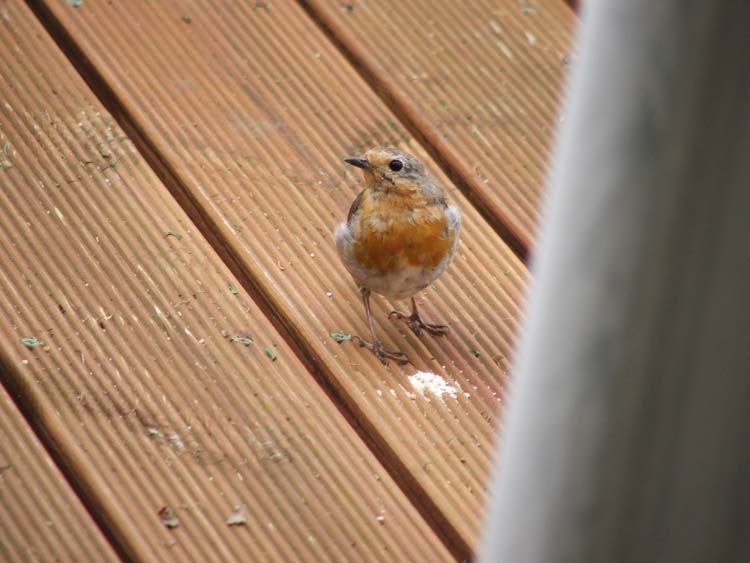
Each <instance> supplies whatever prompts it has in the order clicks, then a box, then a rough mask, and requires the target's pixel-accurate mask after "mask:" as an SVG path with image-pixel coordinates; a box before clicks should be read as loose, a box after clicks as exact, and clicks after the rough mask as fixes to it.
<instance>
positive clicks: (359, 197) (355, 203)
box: [346, 190, 365, 224]
mask: <svg viewBox="0 0 750 563" xmlns="http://www.w3.org/2000/svg"><path fill="white" fill-rule="evenodd" d="M364 193H365V191H364V190H362V191H361V192H359V193H358V194H357V197H355V198H354V201H353V202H352V206H351V207H350V208H349V215H347V216H346V222H347V223H349V224H351V222H352V217H354V216H355V215H356V214H357V212H358V211H359V206H360V205H362V197H363V196H364Z"/></svg>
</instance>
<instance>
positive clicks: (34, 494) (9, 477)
mask: <svg viewBox="0 0 750 563" xmlns="http://www.w3.org/2000/svg"><path fill="white" fill-rule="evenodd" d="M0 363H1V362H0ZM0 560H3V561H91V560H96V561H102V562H107V561H119V560H120V559H119V558H118V557H117V555H116V553H115V552H114V550H113V549H112V547H111V546H110V545H109V543H108V542H107V540H106V538H105V537H104V535H103V534H102V532H101V531H100V530H99V528H98V527H97V526H96V524H95V523H94V521H93V519H92V518H91V514H89V513H88V512H87V510H86V508H85V507H84V505H83V504H82V503H81V501H80V499H79V498H78V497H77V496H76V494H75V492H74V491H73V489H71V487H70V484H69V483H68V482H67V481H66V480H65V478H64V477H63V475H62V474H61V473H60V471H59V469H58V468H57V467H56V466H55V463H54V461H53V460H52V459H51V458H50V456H49V454H48V453H47V451H45V449H44V447H43V446H42V445H41V443H40V442H39V440H38V438H37V436H36V435H35V434H34V433H33V431H32V430H31V427H30V426H29V425H28V423H27V422H26V420H25V419H24V418H23V416H22V415H21V413H20V411H19V410H18V409H17V408H16V405H15V404H14V403H13V401H12V400H11V398H10V396H9V395H8V393H7V392H6V391H5V389H4V388H3V387H2V386H0Z"/></svg>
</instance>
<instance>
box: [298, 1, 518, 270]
mask: <svg viewBox="0 0 750 563" xmlns="http://www.w3.org/2000/svg"><path fill="white" fill-rule="evenodd" d="M297 3H298V4H299V5H300V6H301V7H302V9H303V10H304V11H305V12H306V13H307V14H308V15H309V16H310V18H311V19H312V20H313V21H314V22H315V24H316V25H317V26H318V27H319V28H320V29H321V30H322V31H323V33H324V34H325V35H326V37H328V39H329V40H330V41H331V43H332V44H333V45H334V46H335V47H336V48H337V49H338V50H339V51H340V52H341V54H342V55H343V56H344V57H345V58H346V60H347V61H349V64H351V65H352V67H353V68H354V69H355V70H356V71H357V73H358V74H359V75H360V77H361V78H362V79H363V80H364V81H365V82H366V83H367V84H368V85H369V86H370V88H371V89H372V90H373V92H375V94H377V96H378V97H379V98H380V99H381V100H382V101H383V103H385V105H386V106H387V107H388V109H390V110H391V111H392V112H393V113H394V114H395V115H396V117H397V118H398V119H399V121H400V122H401V124H402V125H403V126H404V127H405V128H406V130H407V131H409V133H411V134H412V135H413V136H414V138H415V139H416V140H417V141H419V143H420V144H421V145H422V146H423V147H424V148H425V150H426V151H427V153H428V154H429V155H430V156H431V157H432V158H433V159H434V160H435V162H436V163H437V164H438V166H440V168H441V169H442V170H443V172H445V174H446V176H448V178H450V180H451V182H453V183H454V184H455V185H456V187H457V188H458V189H459V190H461V192H462V193H463V194H464V196H466V199H468V200H469V202H470V203H471V204H472V205H473V206H474V208H475V209H476V210H477V211H479V214H480V215H481V216H482V218H483V219H484V220H485V221H487V223H488V224H489V225H490V226H491V227H492V228H493V229H494V230H495V232H496V233H497V234H498V235H499V236H500V238H501V239H503V241H504V242H505V243H506V244H507V245H508V247H509V248H510V249H511V250H512V251H513V252H514V253H515V254H516V256H518V258H519V259H520V260H521V261H522V262H524V263H528V258H529V253H530V251H531V246H532V241H531V239H530V238H529V235H528V234H526V233H524V232H521V231H520V230H518V229H516V228H514V226H513V221H512V220H511V219H510V217H509V216H508V215H507V214H506V213H505V212H504V211H503V210H502V209H501V208H498V207H497V205H496V203H495V202H494V201H493V200H492V198H489V197H488V196H487V193H486V192H485V190H482V189H481V187H480V186H479V183H478V181H477V180H476V178H475V177H474V175H473V174H472V173H471V170H470V169H469V168H467V167H466V165H465V164H464V163H463V162H462V161H461V159H460V158H458V157H457V156H456V155H455V154H454V153H453V151H451V150H449V149H448V147H447V146H446V145H445V143H444V142H443V141H442V140H440V137H439V135H438V134H437V131H435V130H434V129H433V128H431V127H430V126H429V125H428V124H427V123H426V122H425V120H424V118H423V117H422V116H421V115H420V112H419V110H418V109H417V108H415V107H414V105H413V104H412V103H411V102H410V101H409V100H408V98H407V97H405V96H403V95H401V94H400V93H399V92H398V91H396V90H395V89H394V87H393V85H392V84H390V83H389V81H388V80H386V78H385V77H384V76H382V73H381V72H380V71H378V69H377V68H376V67H375V66H374V65H372V64H371V63H370V62H369V61H368V59H367V57H366V56H365V54H364V53H363V52H362V48H361V47H360V46H359V45H358V44H357V42H356V41H354V40H353V38H352V37H351V36H350V35H349V33H348V32H347V31H346V30H345V29H343V27H342V26H341V25H340V24H338V23H337V22H335V21H331V20H330V18H327V17H326V16H325V14H324V13H323V10H321V9H319V8H317V7H316V6H314V5H313V4H315V2H314V1H313V2H310V1H308V0H297Z"/></svg>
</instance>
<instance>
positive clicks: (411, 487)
mask: <svg viewBox="0 0 750 563" xmlns="http://www.w3.org/2000/svg"><path fill="white" fill-rule="evenodd" d="M26 2H27V5H28V6H29V7H30V8H31V10H32V11H33V12H34V14H35V15H36V17H37V18H38V19H39V21H40V22H41V23H42V25H43V26H44V27H45V29H46V30H47V32H48V33H49V34H50V36H51V37H52V38H53V40H54V41H55V43H56V44H57V45H58V47H59V48H60V50H61V51H62V52H63V53H64V54H65V56H66V57H67V58H68V60H69V61H70V62H71V64H72V65H73V66H74V68H75V69H76V70H77V71H78V73H79V74H80V75H81V76H82V78H83V79H84V80H85V82H86V84H87V85H88V86H89V88H91V90H92V92H93V93H94V94H95V95H96V96H97V98H98V99H99V100H100V102H101V103H102V105H104V107H105V108H106V109H107V111H108V112H109V113H110V114H112V116H113V117H114V119H115V120H116V121H117V122H118V124H119V126H120V127H121V128H122V129H123V131H125V133H126V134H127V135H128V137H129V138H130V140H131V141H132V142H133V144H134V145H135V146H136V148H137V149H138V151H139V152H140V153H141V154H142V155H143V157H144V159H145V160H146V161H147V162H148V164H149V166H151V168H152V169H153V170H154V172H155V173H156V175H157V176H158V177H159V179H160V180H161V182H162V183H163V184H164V185H165V186H166V187H167V189H168V190H169V192H170V193H171V194H172V197H174V198H175V200H176V201H177V202H178V204H179V205H180V206H181V207H182V208H183V210H184V211H185V213H186V214H187V215H188V217H190V219H191V221H192V222H193V223H194V224H195V226H196V228H197V229H198V230H199V231H200V233H201V235H202V236H203V237H204V238H205V239H206V240H207V241H208V243H209V244H210V245H211V247H212V248H213V250H214V251H215V252H216V253H217V254H218V255H219V257H220V258H221V259H222V261H223V262H224V263H225V265H226V266H227V267H228V268H229V270H230V271H231V272H232V274H233V275H235V276H236V278H237V280H238V281H239V282H240V283H241V284H242V286H243V288H244V289H245V290H246V291H247V292H248V294H249V295H250V296H251V297H252V299H253V300H254V301H255V302H256V304H257V305H258V306H259V308H260V309H261V311H262V312H263V314H264V315H266V317H267V318H268V319H269V320H270V322H271V323H272V325H273V326H274V327H275V328H276V330H278V332H279V333H280V334H281V335H282V336H283V337H284V339H285V340H286V341H287V343H288V344H289V346H290V348H291V349H292V350H293V351H294V352H295V354H296V355H297V357H298V358H299V359H300V361H301V362H302V363H303V364H304V365H305V366H306V367H307V369H308V371H309V372H310V373H311V374H312V375H313V377H314V378H315V380H316V381H317V383H318V384H319V385H320V386H321V388H322V389H323V390H324V391H325V393H326V395H327V396H328V397H329V398H330V399H331V401H332V402H333V403H334V404H335V405H336V407H337V408H338V410H339V411H340V412H341V414H342V415H343V416H344V417H345V418H346V420H347V421H348V422H349V424H350V425H351V426H352V428H353V429H354V430H355V432H356V433H357V435H358V436H359V437H360V438H361V439H362V440H363V442H364V443H365V444H366V445H367V447H368V448H369V449H370V451H372V453H373V455H375V457H376V458H377V459H378V461H379V462H380V463H381V464H382V465H383V467H384V468H385V470H386V471H388V473H389V475H390V476H391V478H392V479H393V480H394V481H395V482H396V484H397V485H398V486H399V488H400V489H401V490H402V492H403V493H404V495H405V496H406V497H407V498H408V499H409V501H410V502H411V503H412V504H413V505H414V506H415V508H416V509H417V510H418V511H419V513H420V515H421V516H422V517H423V518H424V519H425V521H426V522H427V523H428V525H429V526H430V527H431V528H432V530H433V531H434V532H435V534H436V535H437V536H438V538H440V540H441V541H442V542H443V544H444V545H445V546H446V547H447V548H448V550H449V551H450V552H451V554H452V555H453V556H454V557H455V558H456V559H457V560H458V561H470V560H472V559H473V557H474V554H473V550H472V548H471V546H470V545H469V543H468V541H467V540H466V539H465V538H464V537H463V536H462V535H461V534H460V532H459V531H458V530H457V529H456V528H455V527H454V526H453V525H452V524H451V522H450V520H449V518H448V517H447V516H446V515H445V514H443V513H442V511H441V510H440V508H439V506H438V505H437V503H436V502H435V501H434V500H433V499H432V498H431V497H430V495H429V494H428V492H427V491H426V490H425V489H424V487H423V486H422V485H421V484H420V483H419V480H418V479H417V478H416V477H415V476H414V475H413V474H412V473H411V471H409V468H408V467H407V466H406V464H405V463H404V462H403V460H401V459H400V458H399V457H398V456H397V455H396V453H395V452H394V450H393V449H392V447H391V446H390V445H389V444H388V442H387V440H385V439H384V437H383V436H382V434H381V433H380V432H379V431H378V429H377V428H376V427H375V426H374V425H373V424H372V423H371V422H370V421H369V420H368V419H367V418H366V417H365V416H364V415H363V413H362V412H361V410H360V408H359V407H358V406H357V404H356V401H354V400H353V399H352V398H351V397H349V396H347V395H345V394H344V393H343V392H342V391H341V390H340V389H338V388H337V387H336V386H335V385H333V384H332V381H334V377H333V374H332V373H330V370H329V368H328V367H327V366H326V364H325V362H323V361H322V360H321V358H320V357H319V356H318V354H317V353H316V352H315V350H314V349H313V347H312V346H310V344H309V343H308V342H307V341H306V340H305V339H304V337H302V335H301V334H299V333H298V332H297V331H296V330H295V329H294V326H293V322H291V319H290V318H289V316H288V314H287V313H285V312H284V311H283V310H281V309H279V308H278V307H276V306H275V304H274V301H273V299H272V298H271V296H270V295H268V294H267V292H266V291H264V290H263V288H262V287H261V286H259V285H258V284H257V282H256V280H255V279H254V277H253V275H252V274H251V273H250V272H248V271H247V270H246V268H245V267H244V266H243V264H242V260H241V259H240V257H239V256H237V254H236V252H235V251H234V250H233V249H232V248H231V245H229V244H228V243H227V241H226V240H225V239H224V237H223V236H222V235H221V234H220V229H219V228H218V225H216V224H215V222H214V221H213V220H211V219H210V217H209V216H208V215H207V214H206V213H205V212H204V210H203V208H202V206H201V205H200V204H199V202H197V201H196V200H195V198H194V196H193V195H192V194H191V192H190V190H189V189H188V187H187V186H186V185H185V184H184V183H183V182H182V180H181V179H180V178H179V175H178V174H177V173H176V171H175V170H174V169H173V168H172V166H171V165H170V164H169V162H167V161H166V159H163V158H161V155H160V153H159V151H158V150H157V149H156V147H155V146H154V145H153V143H152V142H151V141H150V140H149V138H148V137H147V136H146V135H145V134H144V132H143V131H142V130H141V129H140V128H139V127H138V126H137V124H136V122H135V119H134V118H133V116H132V115H131V113H130V112H129V111H128V109H127V108H126V107H125V104H124V103H123V102H122V100H120V99H119V97H118V96H117V95H116V94H115V92H114V90H113V89H112V88H111V86H110V85H109V84H108V83H107V82H106V81H105V79H104V77H103V76H102V75H101V74H100V73H99V71H98V70H97V69H96V68H95V67H94V66H93V65H92V64H91V63H90V61H89V60H88V59H87V57H86V55H85V54H84V52H83V51H82V49H81V48H80V47H79V46H78V44H77V43H76V42H75V40H74V39H73V37H72V36H71V35H70V34H69V33H68V31H67V30H66V29H65V28H64V26H63V25H62V23H61V22H60V21H59V20H58V19H57V18H56V17H55V16H54V14H53V13H52V12H51V11H50V10H49V9H48V7H47V6H46V5H45V4H44V2H40V1H38V0H26ZM306 13H309V12H307V9H306ZM310 15H311V16H312V14H310ZM312 19H313V20H314V21H315V22H316V24H318V25H321V24H319V23H318V22H317V20H315V18H312ZM339 48H341V47H339ZM354 66H355V67H356V66H357V65H356V64H355V65H354ZM367 82H368V84H370V85H371V87H373V88H374V89H375V91H376V92H378V95H379V96H380V97H381V98H383V99H384V100H385V101H386V103H387V104H388V106H389V107H394V106H392V103H391V102H389V101H388V96H387V94H386V93H384V92H380V90H379V89H378V88H377V87H375V86H373V85H372V83H371V82H370V81H369V80H368V81H367ZM395 107H396V111H394V113H395V114H396V116H397V117H398V118H399V119H401V120H402V123H404V124H405V126H406V127H407V129H408V130H409V131H410V132H411V133H412V134H414V135H415V137H416V138H417V140H419V141H420V142H422V144H423V145H424V146H425V147H427V148H428V149H429V152H430V154H436V155H437V161H438V162H440V163H441V167H443V168H444V169H445V168H446V166H447V165H446V164H445V160H444V158H443V157H442V154H441V153H440V152H437V151H438V148H437V147H436V146H435V145H434V143H431V142H429V139H425V135H422V134H421V131H420V130H419V128H418V127H417V125H418V119H416V118H415V117H414V115H415V114H414V115H413V114H412V113H409V112H406V113H404V112H403V111H401V110H400V106H398V105H396V106H395ZM405 119H406V120H407V121H404V120H405ZM447 171H448V172H449V176H450V177H451V178H452V180H453V181H454V182H455V179H453V177H454V176H460V174H461V172H460V171H459V167H449V168H448V170H447ZM460 186H461V189H462V191H466V193H467V196H468V197H469V199H470V201H472V203H473V204H474V205H475V206H477V203H476V202H475V201H474V199H476V198H472V194H473V190H471V189H470V188H469V187H467V185H466V184H465V183H464V184H463V185H460ZM479 209H480V211H482V208H481V207H479ZM495 223H498V222H497V221H494V222H490V224H491V225H492V226H493V228H495V229H496V230H497V231H498V232H499V233H500V234H501V236H502V237H503V238H504V239H505V240H506V242H508V244H509V246H511V247H513V249H514V250H515V251H516V252H520V254H519V255H520V256H525V252H526V250H525V247H524V246H523V245H521V243H520V242H516V246H514V245H513V244H512V242H511V239H509V238H506V236H505V235H504V234H503V233H502V230H506V231H507V230H508V229H507V228H506V226H505V223H502V222H501V223H499V224H497V225H496V224H495ZM516 239H518V237H516V238H515V239H513V240H516ZM516 247H518V248H516ZM19 408H20V409H21V410H22V412H24V416H26V417H27V418H31V419H32V420H30V424H31V425H32V427H33V428H34V429H35V431H36V433H37V434H38V435H39V437H40V440H41V441H42V443H43V444H44V445H45V448H46V449H47V450H48V451H49V452H50V454H51V455H52V456H53V459H55V462H56V463H58V465H60V467H61V469H62V470H63V473H64V474H65V476H66V478H67V479H68V481H69V482H71V483H72V484H73V485H74V490H75V491H76V493H77V494H78V495H79V497H80V498H81V500H82V502H83V503H84V505H85V506H86V507H87V508H88V509H89V510H90V511H92V513H93V515H94V517H95V518H96V520H97V523H99V524H100V526H102V527H103V533H104V534H105V535H106V536H107V538H108V539H110V541H111V542H112V544H113V546H114V547H115V548H116V549H117V551H118V554H119V555H121V556H122V557H123V559H125V560H127V561H130V560H133V559H132V557H131V556H130V550H128V548H127V546H126V545H122V541H121V539H120V538H118V537H113V536H114V535H115V534H114V533H113V531H112V530H107V529H104V528H105V527H106V522H104V519H103V518H102V517H101V512H100V510H101V507H99V506H98V503H97V502H96V499H92V498H90V497H91V495H89V494H88V493H87V492H86V491H81V490H80V487H76V486H75V482H74V480H73V479H71V477H73V476H74V475H75V471H74V467H73V465H74V464H72V463H70V460H69V459H67V456H65V455H63V454H62V453H61V452H60V451H59V448H57V447H55V444H54V440H53V439H52V438H51V437H50V436H48V435H47V434H46V430H45V428H44V424H39V423H38V421H37V422H36V423H34V421H33V405H30V404H28V402H26V403H24V402H23V401H20V402H19ZM30 409H31V410H30ZM97 515H98V516H97Z"/></svg>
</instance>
